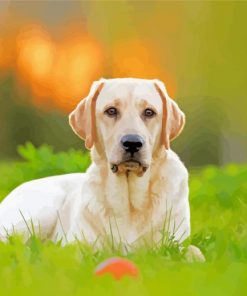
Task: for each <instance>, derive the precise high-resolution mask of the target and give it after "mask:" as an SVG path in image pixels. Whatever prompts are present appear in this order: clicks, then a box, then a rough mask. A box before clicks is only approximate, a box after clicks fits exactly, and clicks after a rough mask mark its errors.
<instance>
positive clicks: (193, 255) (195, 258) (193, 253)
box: [185, 245, 206, 263]
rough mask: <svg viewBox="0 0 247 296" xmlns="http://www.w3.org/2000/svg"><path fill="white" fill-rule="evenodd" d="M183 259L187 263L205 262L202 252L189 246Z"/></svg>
mask: <svg viewBox="0 0 247 296" xmlns="http://www.w3.org/2000/svg"><path fill="white" fill-rule="evenodd" d="M185 259H186V261H188V262H191V263H192V262H205V261H206V259H205V257H204V255H203V253H202V251H201V250H200V249H199V248H197V247H196V246H193V245H190V246H189V247H188V249H187V251H186V253H185Z"/></svg>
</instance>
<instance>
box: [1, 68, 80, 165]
mask: <svg viewBox="0 0 247 296" xmlns="http://www.w3.org/2000/svg"><path fill="white" fill-rule="evenodd" d="M30 100H31V94H30V92H29V91H28V88H26V87H20V86H19V85H17V81H16V77H15V75H14V74H13V73H9V75H7V76H6V77H5V78H4V79H2V80H0V126H1V129H0V159H3V158H12V157H14V158H16V157H17V156H18V155H17V153H16V147H17V146H18V145H20V144H24V143H25V142H26V141H30V140H32V143H34V144H35V145H38V146H40V145H42V144H43V143H49V144H52V146H53V147H54V149H55V150H56V151H61V150H64V149H70V148H77V149H78V148H80V147H81V148H83V143H82V141H80V140H79V138H78V137H77V136H76V135H75V134H74V133H73V132H72V130H71V128H70V126H69V123H68V116H67V115H65V114H63V113H61V112H59V111H56V109H55V108H53V109H52V110H49V111H48V110H45V109H39V108H37V107H35V106H34V105H33V104H32V103H31V102H30ZM51 104H52V103H51Z"/></svg>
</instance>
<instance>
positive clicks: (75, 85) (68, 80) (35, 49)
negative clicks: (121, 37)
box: [17, 25, 103, 111]
mask: <svg viewBox="0 0 247 296" xmlns="http://www.w3.org/2000/svg"><path fill="white" fill-rule="evenodd" d="M102 56H103V55H102V49H101V47H100V45H99V44H98V43H97V42H96V41H95V40H94V39H93V38H92V37H91V36H89V35H88V34H86V33H82V32H78V33H77V34H75V32H74V34H73V37H67V38H65V39H64V40H62V42H60V43H55V42H54V41H53V40H52V38H51V36H50V35H49V34H48V33H47V32H46V31H45V30H44V29H43V28H41V27H40V26H38V25H29V26H28V27H26V28H25V29H23V30H22V31H21V33H20V34H19V36H18V38H17V69H18V71H19V72H20V74H21V78H22V80H24V81H26V82H28V83H29V84H30V85H31V88H32V91H33V94H34V99H35V103H36V104H39V105H43V106H49V107H51V106H57V107H59V108H60V109H62V110H64V111H67V110H69V109H71V107H72V106H74V105H75V103H76V102H78V101H79V99H80V98H81V96H82V95H85V93H86V91H87V90H88V88H89V86H90V84H91V82H92V80H93V79H94V78H95V77H97V75H99V73H100V72H101V71H102V64H103V58H102Z"/></svg>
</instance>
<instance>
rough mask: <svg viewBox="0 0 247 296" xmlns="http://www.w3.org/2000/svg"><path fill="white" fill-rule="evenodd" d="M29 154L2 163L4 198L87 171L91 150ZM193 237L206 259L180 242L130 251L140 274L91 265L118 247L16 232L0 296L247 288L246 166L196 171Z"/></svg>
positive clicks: (1, 253) (2, 248) (1, 247)
mask: <svg viewBox="0 0 247 296" xmlns="http://www.w3.org/2000/svg"><path fill="white" fill-rule="evenodd" d="M19 153H20V154H21V156H22V158H23V160H24V161H19V162H12V163H2V164H0V176H1V178H0V200H1V199H3V197H4V196H5V195H6V194H7V193H8V192H9V191H10V190H11V189H13V188H14V187H16V186H17V185H18V184H20V183H22V182H24V181H26V180H31V179H34V178H39V177H43V176H47V175H54V174H63V173H67V172H75V171H84V170H85V169H86V167H87V166H88V165H89V162H90V161H89V157H88V155H87V154H82V153H80V152H77V151H72V150H71V151H69V152H67V153H57V154H55V153H53V152H52V149H51V148H49V147H48V146H42V147H41V148H39V149H36V148H35V147H34V146H33V145H32V144H30V143H29V144H27V145H26V146H23V147H19ZM190 204H191V224H192V235H191V239H190V241H187V242H186V243H187V244H189V243H192V244H195V245H197V246H199V247H200V248H201V250H202V251H203V253H204V255H205V257H206V259H207V262H206V263H188V262H186V260H185V259H184V256H183V254H180V252H179V250H178V247H177V246H176V245H174V244H170V245H169V244H168V245H167V244H164V245H163V246H161V247H160V248H155V247H152V246H149V247H147V248H143V249H140V250H138V251H136V252H134V253H130V254H128V256H127V257H128V258H129V259H131V260H133V261H134V262H135V263H136V264H137V266H138V267H139V269H140V272H141V275H140V277H139V279H137V280H134V279H132V278H127V277H126V278H123V280H121V281H114V280H113V279H112V278H111V276H104V277H102V278H96V277H95V276H94V275H93V272H94V270H95V268H96V266H97V264H98V263H100V262H101V261H102V260H104V259H105V258H109V257H111V256H117V255H121V253H120V251H119V249H118V248H116V247H115V248H113V247H112V246H111V247H109V248H105V249H104V250H103V251H101V252H99V251H96V250H94V249H93V248H92V247H90V246H87V245H82V244H80V243H75V244H73V245H68V246H65V247H61V246H60V245H59V243H57V244H54V243H52V242H45V243H44V242H43V243H42V242H40V241H39V240H38V239H37V238H36V237H35V236H33V237H32V238H31V239H30V240H29V242H28V243H27V244H23V243H22V241H21V239H20V238H18V237H12V238H10V240H9V242H8V243H1V242H0V295H35V296H36V295H42V296H43V295H105V294H107V295H128V296H129V295H157V294H158V295H179V294H180V295H181V294H183V295H246V293H247V288H246V280H247V215H246V211H247V165H234V164H231V165H228V166H226V167H224V168H218V167H215V166H208V167H205V168H202V169H200V170H193V171H191V178H190Z"/></svg>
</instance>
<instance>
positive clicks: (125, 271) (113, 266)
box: [95, 257, 139, 280]
mask: <svg viewBox="0 0 247 296" xmlns="http://www.w3.org/2000/svg"><path fill="white" fill-rule="evenodd" d="M106 273H110V274H111V275H112V276H113V278H115V279H116V280H120V279H121V278H122V277H123V276H125V275H126V276H130V277H137V276H138V275H139V271H138V268H137V267H136V265H135V264H134V263H133V262H132V261H130V260H128V259H123V258H119V257H113V258H109V259H107V260H105V261H103V262H102V263H100V264H99V265H98V266H97V268H96V269H95V275H97V276H101V275H104V274H106Z"/></svg>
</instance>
